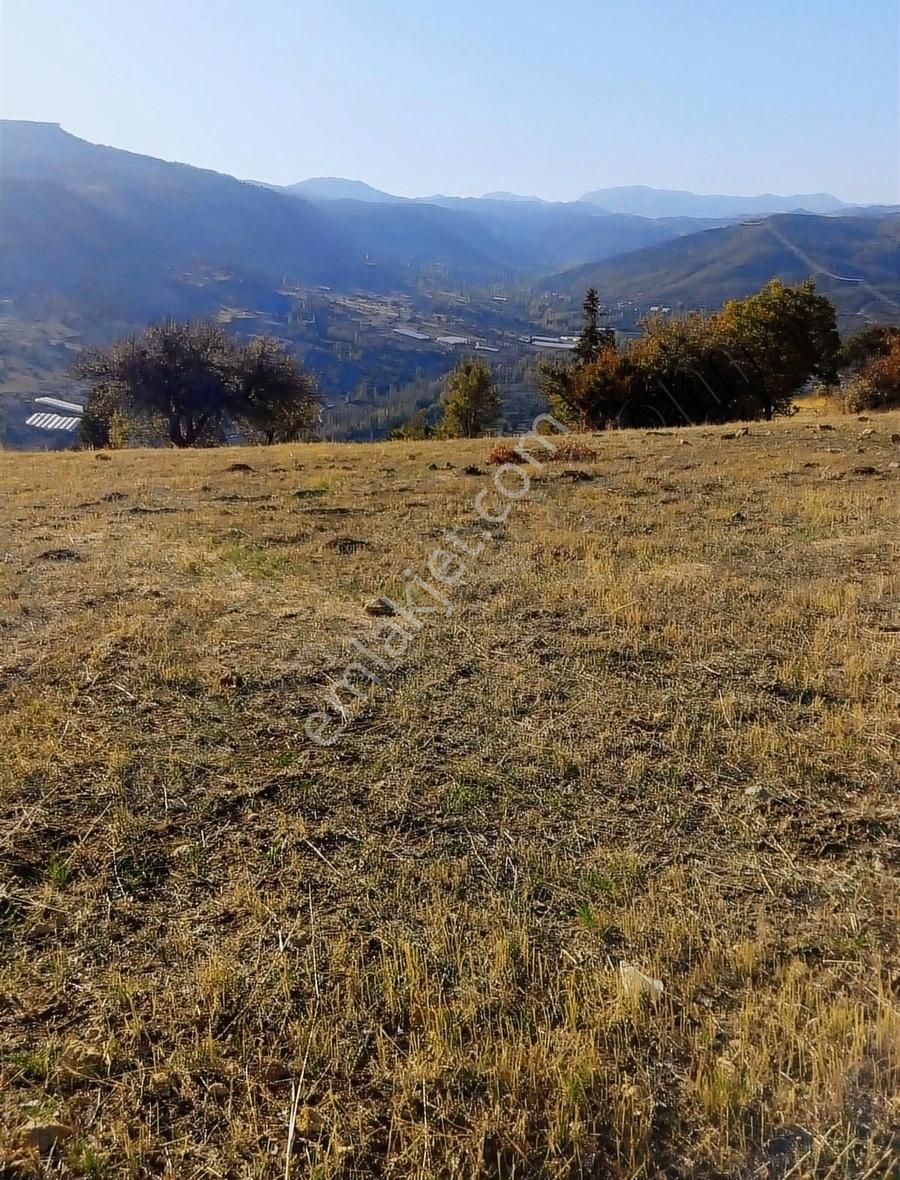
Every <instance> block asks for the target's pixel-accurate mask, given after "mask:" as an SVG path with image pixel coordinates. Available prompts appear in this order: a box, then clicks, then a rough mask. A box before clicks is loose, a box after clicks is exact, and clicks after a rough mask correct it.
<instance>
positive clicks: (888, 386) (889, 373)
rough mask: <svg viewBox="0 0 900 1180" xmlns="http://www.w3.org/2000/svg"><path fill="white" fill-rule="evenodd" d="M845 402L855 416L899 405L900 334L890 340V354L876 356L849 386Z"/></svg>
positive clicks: (888, 350) (846, 390)
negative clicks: (862, 411) (861, 411)
mask: <svg viewBox="0 0 900 1180" xmlns="http://www.w3.org/2000/svg"><path fill="white" fill-rule="evenodd" d="M843 401H844V405H845V407H846V408H847V409H848V410H850V411H851V412H853V413H857V412H858V411H859V410H891V409H895V408H896V407H897V406H900V332H898V333H896V334H894V335H892V336H891V337H890V345H889V347H888V349H887V351H886V352H884V353H882V354H880V355H875V356H874V357H873V358H872V359H871V360H870V361H869V363H868V364H867V365H865V366H864V367H863V369H862V370H861V372H860V373H859V374H858V375H857V376H856V378H855V380H853V381H851V382H850V383H849V385H848V386H847V387H846V388H845V390H844V395H843Z"/></svg>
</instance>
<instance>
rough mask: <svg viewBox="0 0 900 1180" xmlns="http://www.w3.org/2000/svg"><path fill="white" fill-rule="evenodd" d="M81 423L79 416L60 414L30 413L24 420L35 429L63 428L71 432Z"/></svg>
mask: <svg viewBox="0 0 900 1180" xmlns="http://www.w3.org/2000/svg"><path fill="white" fill-rule="evenodd" d="M80 423H81V419H80V418H71V417H69V418H64V417H62V416H61V415H60V414H32V415H31V417H30V418H29V419H27V421H26V422H25V425H26V426H34V427H35V428H36V429H37V430H65V431H68V432H71V431H73V430H75V429H76V427H77V426H79V425H80Z"/></svg>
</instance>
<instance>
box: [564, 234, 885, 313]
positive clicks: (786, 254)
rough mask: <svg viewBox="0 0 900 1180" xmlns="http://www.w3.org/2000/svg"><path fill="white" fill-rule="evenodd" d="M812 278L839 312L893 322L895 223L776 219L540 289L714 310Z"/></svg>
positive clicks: (587, 269)
mask: <svg viewBox="0 0 900 1180" xmlns="http://www.w3.org/2000/svg"><path fill="white" fill-rule="evenodd" d="M811 275H812V276H813V277H815V279H816V281H817V284H818V286H819V289H820V290H821V291H823V292H824V293H826V294H828V295H829V296H830V297H831V298H832V299H833V300H834V301H835V302H836V303H837V305H838V306H839V308H840V310H842V311H843V312H845V313H850V312H863V313H865V314H868V315H871V316H873V317H874V318H878V319H891V320H895V319H897V318H898V317H900V307H898V306H897V304H898V303H900V214H897V213H888V214H884V215H882V216H872V217H859V216H847V217H817V216H812V215H810V214H783V215H779V216H774V217H769V218H765V219H751V220H748V221H744V222H741V223H740V224H738V225H733V226H727V227H723V228H718V229H710V230H706V231H704V232H701V233H697V234H692V235H691V236H690V237H684V238H679V239H677V240H675V241H670V242H664V243H660V244H659V245H656V246H651V247H648V248H646V249H644V250H640V251H636V252H633V253H630V254H627V255H624V256H622V257H619V258H611V259H607V260H605V261H602V262H598V263H594V264H588V265H586V266H580V267H576V268H575V269H573V270H569V271H566V272H565V273H563V274H560V275H556V276H555V277H554V278H553V279H552V280H550V283H551V285H553V286H555V287H558V288H559V289H560V290H561V291H568V292H571V293H572V294H573V295H575V294H577V293H578V292H581V291H584V290H585V289H586V288H587V287H596V288H597V289H598V290H599V291H600V292H601V295H602V297H603V299H604V300H606V301H607V302H616V301H620V300H622V301H626V300H627V301H634V302H638V303H641V302H645V303H646V302H654V303H660V304H667V305H670V306H672V307H675V308H677V307H679V306H683V307H707V308H714V307H718V306H719V305H720V304H721V303H723V302H724V301H725V300H726V299H733V298H739V297H742V296H744V295H749V294H750V293H751V292H753V291H755V290H757V289H758V288H759V287H760V286H762V285H763V284H764V283H765V282H767V281H768V280H769V279H771V278H773V277H777V278H781V279H783V280H784V281H785V282H789V283H794V282H799V281H801V280H803V279H805V278H808V277H809V276H811Z"/></svg>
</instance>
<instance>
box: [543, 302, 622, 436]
mask: <svg viewBox="0 0 900 1180" xmlns="http://www.w3.org/2000/svg"><path fill="white" fill-rule="evenodd" d="M581 310H582V315H583V318H584V327H583V328H582V330H581V335H580V336H579V337H578V343H577V344H576V345H575V350H574V352H573V356H572V364H571V365H561V364H543V365H541V366H540V372H541V391H542V393H543V394H544V396H545V397H546V399H547V401H548V402H549V404H550V408H551V410H552V411H553V413H554V414H555V415H556V417H558V418H560V419H561V420H562V421H563V422H565V423H567V424H568V425H569V426H574V427H576V428H578V429H581V430H587V429H595V430H601V429H602V428H603V427H604V426H605V425H606V421H607V418H608V411H609V406H610V400H611V398H612V399H615V398H616V397H618V396H619V395H621V393H622V387H623V383H627V377H626V373H625V371H624V368H623V365H622V358H621V356H620V354H619V353H618V352H617V351H616V334H615V332H614V331H613V330H612V329H611V328H601V327H600V314H601V313H600V297H599V295H598V294H597V291H596V289H595V288H594V287H591V288H590V289H589V290H588V292H587V294H586V295H585V297H584V303H583V304H582V308H581Z"/></svg>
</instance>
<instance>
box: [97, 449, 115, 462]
mask: <svg viewBox="0 0 900 1180" xmlns="http://www.w3.org/2000/svg"><path fill="white" fill-rule="evenodd" d="M94 458H95V459H102V460H103V462H104V463H108V462H109V461H110V459H111V458H112V456H111V455H104V454H103V452H102V451H98V452H97V454H96V455H94Z"/></svg>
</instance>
